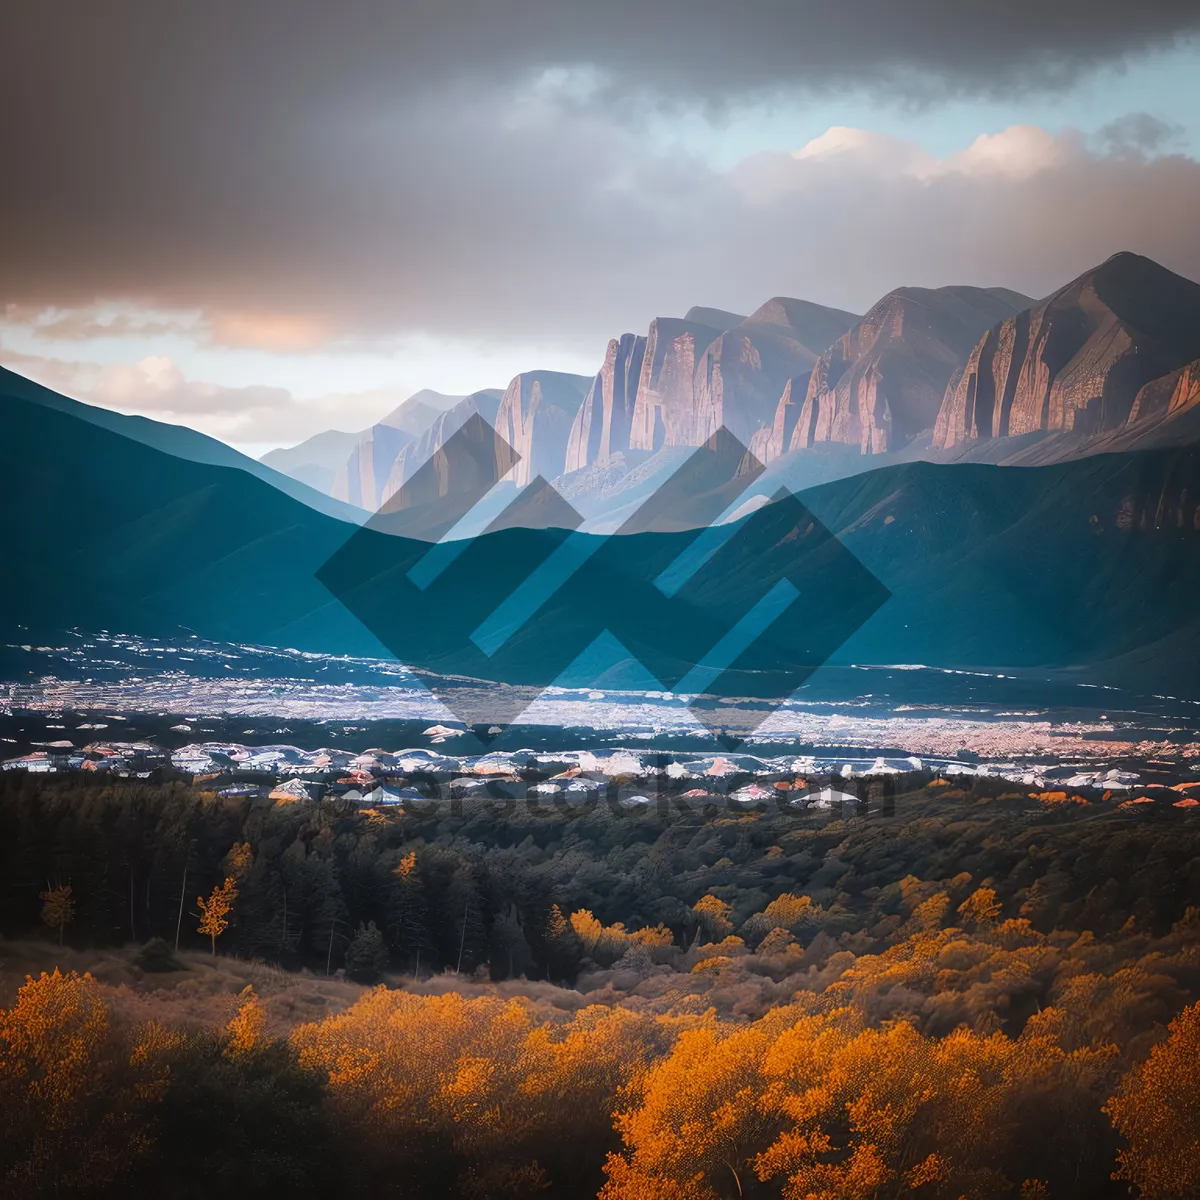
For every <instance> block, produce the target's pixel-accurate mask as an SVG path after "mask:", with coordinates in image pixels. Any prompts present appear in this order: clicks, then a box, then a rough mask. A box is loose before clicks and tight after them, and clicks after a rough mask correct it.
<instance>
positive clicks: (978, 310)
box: [777, 287, 1026, 454]
mask: <svg viewBox="0 0 1200 1200" xmlns="http://www.w3.org/2000/svg"><path fill="white" fill-rule="evenodd" d="M1025 299H1026V298H1025V297H1020V296H1018V294H1017V293H1015V292H1008V291H1006V290H1004V289H1000V288H974V287H943V288H898V289H897V290H896V291H894V292H889V293H888V294H887V295H886V296H884V297H883V299H882V300H880V301H879V302H878V303H877V304H876V305H875V306H874V307H873V308H872V309H871V311H870V312H868V313H867V315H866V316H865V317H864V318H863V319H862V321H860V322H859V323H858V324H857V325H856V326H855V327H854V328H853V329H851V330H850V331H849V332H847V333H845V334H844V335H843V336H842V337H840V338H839V339H838V340H837V341H836V342H835V343H834V344H833V345H832V346H830V347H829V349H828V350H826V351H825V353H824V354H822V355H821V357H820V359H818V361H817V363H816V365H815V366H814V367H813V370H812V374H811V376H810V377H809V381H808V387H807V389H806V392H805V396H804V402H803V404H802V405H801V406H800V411H799V413H798V414H797V415H796V417H795V423H794V426H793V428H792V433H791V435H790V437H789V439H788V442H787V448H788V449H789V450H798V449H804V448H806V447H809V446H812V445H814V444H816V443H818V442H841V443H844V444H847V445H857V446H858V447H859V450H860V451H861V452H862V453H863V454H882V453H885V452H887V451H889V450H894V449H898V448H899V447H900V446H903V445H905V444H906V443H907V442H909V441H911V440H912V439H913V438H914V437H915V436H916V435H917V434H918V433H921V432H922V431H925V430H928V429H931V428H932V427H933V426H934V423H935V421H936V420H937V417H938V413H939V410H940V408H941V405H942V400H943V397H944V395H945V391H946V386H947V383H948V382H949V381H950V379H951V377H952V376H953V375H954V374H955V372H956V371H957V370H958V369H959V368H961V367H962V366H963V364H964V363H965V362H966V360H967V358H968V356H969V355H970V353H971V350H972V347H973V346H974V345H975V343H976V342H977V341H978V339H979V337H980V335H981V334H982V333H983V332H984V331H985V330H987V329H988V328H989V327H990V326H992V325H995V324H997V323H998V322H1000V321H1002V320H1003V319H1004V318H1005V317H1008V316H1011V315H1012V314H1013V312H1014V311H1015V308H1016V305H1017V304H1019V303H1021V302H1022V301H1024V300H1025ZM787 399H788V400H789V401H790V403H791V404H792V405H793V406H794V405H795V402H796V389H795V388H794V387H793V389H792V390H791V394H790V395H789V397H788V398H787ZM781 407H783V403H782V401H781ZM777 416H778V414H777ZM787 424H788V417H786V416H785V417H784V418H783V426H784V427H785V428H786V426H787Z"/></svg>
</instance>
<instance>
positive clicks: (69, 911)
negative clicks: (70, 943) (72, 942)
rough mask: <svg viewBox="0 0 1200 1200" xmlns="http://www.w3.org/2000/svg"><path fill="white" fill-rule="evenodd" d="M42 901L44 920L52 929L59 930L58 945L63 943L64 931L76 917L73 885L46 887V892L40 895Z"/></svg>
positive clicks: (64, 884)
mask: <svg viewBox="0 0 1200 1200" xmlns="http://www.w3.org/2000/svg"><path fill="white" fill-rule="evenodd" d="M39 899H40V900H41V901H42V920H43V921H44V922H45V923H46V924H47V925H49V926H50V928H51V929H57V930H58V944H59V945H60V946H61V945H62V943H63V930H64V929H66V927H67V926H68V925H69V924H70V923H71V921H72V919H73V918H74V916H75V901H74V900H73V899H72V897H71V885H70V884H69V883H63V884H60V885H59V886H58V887H51V886H50V885H49V884H47V885H46V890H45V891H44V892H42V893H40V896H39Z"/></svg>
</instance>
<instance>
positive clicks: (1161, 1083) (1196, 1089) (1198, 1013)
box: [1105, 1004, 1200, 1200]
mask: <svg viewBox="0 0 1200 1200" xmlns="http://www.w3.org/2000/svg"><path fill="white" fill-rule="evenodd" d="M1197 1062H1200V1004H1193V1005H1192V1006H1191V1007H1190V1008H1187V1009H1185V1010H1184V1011H1183V1012H1182V1013H1181V1014H1180V1015H1179V1016H1178V1017H1177V1018H1176V1019H1175V1020H1174V1021H1172V1022H1171V1033H1170V1036H1169V1037H1168V1038H1167V1040H1166V1041H1165V1042H1161V1043H1160V1044H1159V1045H1157V1046H1155V1047H1154V1049H1153V1050H1151V1052H1150V1057H1149V1058H1148V1059H1147V1060H1146V1061H1145V1062H1144V1063H1141V1064H1140V1065H1138V1066H1136V1067H1134V1068H1133V1070H1132V1071H1130V1072H1129V1074H1128V1075H1126V1076H1125V1077H1124V1079H1122V1080H1121V1085H1120V1087H1119V1088H1118V1090H1117V1094H1116V1095H1115V1096H1114V1097H1113V1098H1112V1099H1111V1100H1110V1101H1109V1102H1108V1105H1107V1107H1106V1108H1105V1112H1107V1113H1108V1115H1109V1116H1110V1117H1111V1119H1112V1123H1113V1124H1114V1125H1115V1126H1116V1127H1117V1129H1118V1130H1119V1131H1120V1133H1121V1134H1122V1136H1123V1137H1124V1138H1125V1140H1126V1142H1127V1143H1128V1145H1127V1146H1126V1147H1125V1148H1124V1149H1123V1150H1121V1151H1120V1153H1119V1154H1118V1155H1117V1162H1118V1169H1117V1171H1116V1174H1115V1175H1114V1178H1116V1179H1124V1180H1128V1181H1129V1182H1130V1183H1133V1184H1135V1185H1136V1186H1137V1188H1138V1190H1139V1192H1140V1194H1141V1195H1143V1196H1145V1197H1147V1198H1148V1200H1158V1198H1159V1197H1164V1198H1165V1197H1173V1196H1195V1195H1196V1194H1197V1193H1200V1074H1198V1073H1197V1070H1196V1064H1197Z"/></svg>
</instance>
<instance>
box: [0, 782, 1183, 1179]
mask: <svg viewBox="0 0 1200 1200" xmlns="http://www.w3.org/2000/svg"><path fill="white" fill-rule="evenodd" d="M1076 801H1079V802H1076ZM1197 850H1200V822H1198V821H1197V818H1196V817H1195V815H1194V813H1193V812H1192V810H1191V809H1190V808H1177V807H1174V806H1173V805H1171V804H1170V803H1148V804H1144V805H1134V806H1129V805H1125V806H1122V805H1121V804H1120V803H1119V802H1118V801H1117V800H1115V799H1106V800H1099V799H1095V800H1089V801H1086V802H1084V801H1083V798H1077V797H1070V796H1066V795H1064V794H1063V793H1056V794H1052V795H1050V794H1044V795H1041V796H1038V795H1031V794H1029V793H1027V792H1026V791H1024V790H1014V789H1013V788H1012V786H1011V785H1007V784H1003V783H1001V782H999V781H989V780H984V779H978V780H972V781H970V783H969V785H968V786H959V785H958V784H956V783H951V784H947V783H945V782H944V781H941V780H930V779H929V777H928V776H912V777H908V778H906V779H904V780H901V781H900V786H899V787H898V791H897V796H896V800H895V804H894V811H893V810H892V809H889V811H888V813H887V814H886V815H884V814H882V813H873V814H870V815H865V816H864V815H850V814H835V815H828V814H826V815H822V814H819V813H814V812H808V813H805V814H785V813H782V812H779V811H776V810H774V809H772V810H770V811H766V812H748V813H729V812H726V811H718V810H713V811H712V812H708V813H706V812H704V811H700V810H697V811H691V812H685V811H676V810H663V811H658V810H655V809H651V810H649V811H642V812H637V813H630V814H626V815H620V814H616V813H614V812H612V811H611V810H609V809H607V808H604V807H599V808H596V809H594V810H592V811H588V812H580V813H572V812H565V811H562V810H559V809H555V808H552V807H545V808H542V809H540V810H530V809H526V808H520V809H518V808H517V807H516V806H510V807H508V808H501V807H498V806H489V805H480V806H478V807H472V806H471V805H466V806H464V811H463V812H462V813H461V814H450V813H443V814H440V815H426V816H422V815H421V814H418V813H413V812H406V811H403V810H400V809H397V810H381V811H359V810H356V809H353V808H347V807H344V806H339V805H336V804H321V805H313V804H265V803H263V802H261V801H245V800H237V799H233V798H223V797H218V796H216V795H214V794H212V793H208V792H205V791H203V790H200V789H198V788H195V787H192V786H189V785H185V784H182V783H150V782H144V783H142V782H120V783H113V782H111V781H104V780H86V779H84V778H75V777H66V778H53V777H52V778H45V777H43V778H36V777H28V776H13V775H10V776H7V777H4V778H2V779H0V928H2V930H3V933H4V936H5V939H6V940H5V941H4V942H2V943H0V987H2V988H3V993H2V994H0V1006H3V1011H2V1012H0V1125H3V1127H4V1128H3V1136H0V1190H2V1192H3V1194H6V1195H13V1196H16V1195H22V1196H27V1195H32V1194H41V1193H43V1192H44V1193H46V1194H53V1195H56V1196H76V1195H79V1196H82V1195H89V1196H105V1195H117V1194H122V1195H124V1194H130V1193H131V1192H133V1193H135V1194H136V1193H141V1192H146V1193H152V1192H158V1193H162V1194H169V1195H178V1196H200V1195H207V1194H211V1193H212V1191H214V1190H216V1189H217V1188H225V1187H227V1188H229V1189H231V1190H236V1191H237V1192H238V1193H239V1194H243V1195H245V1194H250V1195H273V1194H279V1193H281V1192H282V1191H284V1190H286V1191H287V1192H289V1193H290V1194H293V1195H299V1196H304V1195H314V1196H318V1195H319V1196H324V1195H335V1194H336V1195H347V1194H351V1195H380V1194H386V1195H396V1196H413V1197H417V1196H446V1197H453V1196H463V1197H508V1196H511V1197H526V1196H535V1195H540V1196H546V1197H560V1196H561V1197H568V1196H571V1197H573V1196H586V1195H592V1196H595V1195H597V1194H599V1195H601V1196H603V1197H605V1198H606V1200H643V1198H645V1200H649V1198H651V1197H674V1198H678V1200H712V1198H714V1197H721V1198H725V1197H750V1196H776V1197H785V1198H787V1200H801V1198H808V1197H815V1198H820V1200H858V1198H861V1200H869V1198H882V1197H892V1196H908V1195H914V1196H917V1197H922V1196H928V1197H931V1198H932V1197H938V1198H942V1197H945V1198H947V1200H955V1198H957V1197H971V1198H986V1197H993V1196H995V1197H1003V1196H1012V1197H1041V1196H1052V1197H1053V1196H1106V1195H1111V1196H1120V1195H1127V1194H1129V1193H1130V1192H1131V1191H1132V1192H1133V1193H1134V1194H1137V1195H1142V1196H1146V1197H1163V1198H1167V1197H1185V1196H1193V1195H1196V1194H1197V1193H1198V1191H1200V1079H1198V1077H1197V1072H1196V1071H1195V1069H1194V1067H1195V1062H1196V1060H1197V1054H1198V1052H1200V1005H1198V1004H1197V1001H1198V1000H1200V857H1198V855H1197ZM114 963H116V964H119V971H118V973H117V974H116V975H114V974H113V970H114V969H115V968H113V964H114ZM26 969H28V978H26V979H25V982H24V983H22V982H21V979H22V978H24V977H25V974H26Z"/></svg>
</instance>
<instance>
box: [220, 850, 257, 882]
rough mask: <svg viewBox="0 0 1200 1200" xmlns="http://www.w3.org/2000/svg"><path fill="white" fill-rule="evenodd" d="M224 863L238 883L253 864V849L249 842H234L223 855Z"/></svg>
mask: <svg viewBox="0 0 1200 1200" xmlns="http://www.w3.org/2000/svg"><path fill="white" fill-rule="evenodd" d="M225 865H226V868H227V869H228V871H229V874H230V875H232V876H233V878H234V880H235V881H236V882H238V883H240V882H241V881H242V880H243V879H245V878H246V876H247V875H249V874H250V868H251V867H252V866H254V851H253V850H252V849H251V848H250V843H249V842H234V844H233V845H232V846H231V847H230V849H229V853H228V854H226V855H225Z"/></svg>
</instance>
